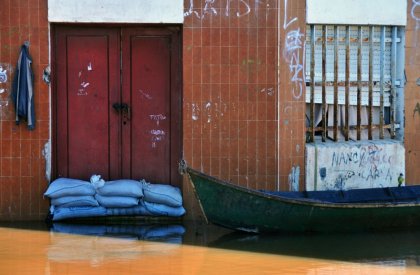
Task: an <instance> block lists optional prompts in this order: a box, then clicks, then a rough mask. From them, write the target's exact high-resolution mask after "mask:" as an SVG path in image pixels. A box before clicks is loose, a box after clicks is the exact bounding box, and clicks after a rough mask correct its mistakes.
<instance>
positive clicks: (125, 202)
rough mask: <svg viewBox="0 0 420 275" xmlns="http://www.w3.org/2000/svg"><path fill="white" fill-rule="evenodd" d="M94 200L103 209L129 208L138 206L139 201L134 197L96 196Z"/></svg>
mask: <svg viewBox="0 0 420 275" xmlns="http://www.w3.org/2000/svg"><path fill="white" fill-rule="evenodd" d="M95 199H96V200H97V201H98V202H99V204H100V205H101V206H103V207H131V206H136V205H138V204H139V199H138V198H135V197H122V196H101V195H99V194H96V195H95Z"/></svg>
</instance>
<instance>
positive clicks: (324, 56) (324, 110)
mask: <svg viewBox="0 0 420 275" xmlns="http://www.w3.org/2000/svg"><path fill="white" fill-rule="evenodd" d="M326 46H327V25H323V26H322V129H323V130H322V141H323V142H325V141H326V139H327V100H326V97H327V96H326V91H325V82H326V81H327V72H326V71H327V66H326V61H327V60H326V59H327V51H326V48H327V47H326Z"/></svg>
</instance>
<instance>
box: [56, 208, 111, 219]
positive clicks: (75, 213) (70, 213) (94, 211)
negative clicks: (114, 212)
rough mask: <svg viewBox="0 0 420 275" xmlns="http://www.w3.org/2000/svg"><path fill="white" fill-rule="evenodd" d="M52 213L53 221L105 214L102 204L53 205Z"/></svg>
mask: <svg viewBox="0 0 420 275" xmlns="http://www.w3.org/2000/svg"><path fill="white" fill-rule="evenodd" d="M52 214H53V218H52V220H53V221H60V220H64V219H72V218H86V217H101V216H105V215H106V209H105V207H102V206H76V207H55V208H54V211H53V212H52Z"/></svg>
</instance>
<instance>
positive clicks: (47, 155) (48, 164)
mask: <svg viewBox="0 0 420 275" xmlns="http://www.w3.org/2000/svg"><path fill="white" fill-rule="evenodd" d="M42 156H43V157H44V159H45V178H46V179H47V181H48V182H50V180H51V141H50V140H48V141H47V142H46V143H45V144H44V149H42Z"/></svg>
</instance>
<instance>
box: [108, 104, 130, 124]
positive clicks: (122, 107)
mask: <svg viewBox="0 0 420 275" xmlns="http://www.w3.org/2000/svg"><path fill="white" fill-rule="evenodd" d="M112 107H113V108H114V109H115V111H117V112H118V113H122V114H123V116H124V118H126V119H127V120H130V119H131V108H130V106H129V105H128V104H127V103H121V104H120V103H114V104H112Z"/></svg>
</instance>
